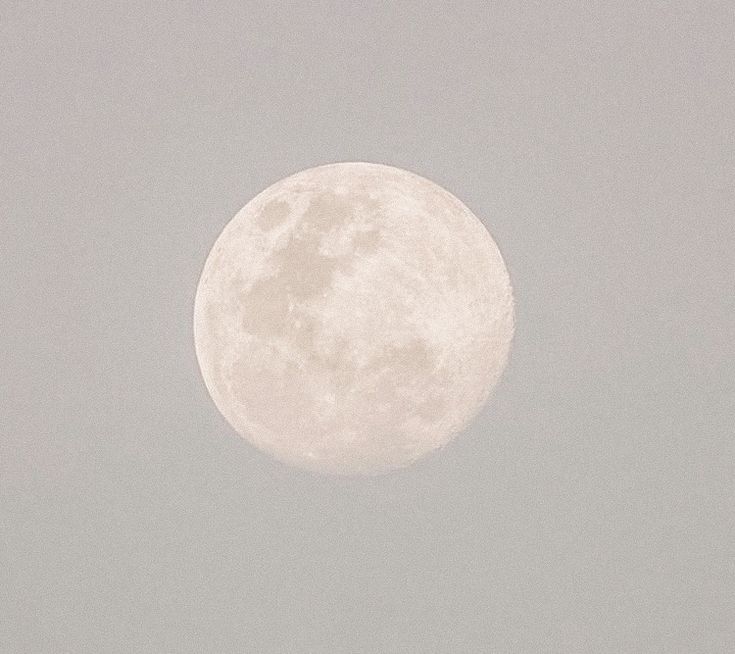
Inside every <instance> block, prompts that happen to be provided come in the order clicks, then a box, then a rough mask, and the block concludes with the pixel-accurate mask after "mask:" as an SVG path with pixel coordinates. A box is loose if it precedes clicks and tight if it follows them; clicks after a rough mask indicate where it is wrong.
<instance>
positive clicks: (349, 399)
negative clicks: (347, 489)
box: [194, 163, 513, 474]
mask: <svg viewBox="0 0 735 654" xmlns="http://www.w3.org/2000/svg"><path fill="white" fill-rule="evenodd" d="M194 336H195V344H196V353H197V357H198V360H199V364H200V367H201V371H202V375H203V377H204V381H205V383H206V386H207V389H208V390H209V393H210V395H211V396H212V399H213V400H214V402H215V404H216V405H217V407H218V409H219V410H220V412H221V413H222V414H223V415H224V417H225V418H226V420H227V421H228V422H229V423H230V424H231V425H232V427H233V428H234V429H235V430H236V431H237V432H238V433H239V434H241V435H242V436H243V437H245V438H246V439H247V440H249V441H250V442H251V443H253V444H254V445H255V446H257V447H258V448H260V449H261V450H263V451H265V452H268V453H270V454H271V455H272V456H274V457H276V458H277V459H279V460H281V461H283V462H286V463H289V464H292V465H296V466H299V467H301V468H307V469H310V470H313V471H317V472H326V473H335V474H377V473H381V472H385V471H388V470H391V469H394V468H399V467H402V466H406V465H408V464H410V463H411V462H413V461H415V460H416V459H418V458H419V457H421V456H423V455H425V454H427V453H428V452H431V451H433V450H436V449H438V448H440V447H441V446H443V445H444V444H446V443H447V442H448V441H449V440H451V439H452V438H453V436H454V435H456V434H457V433H458V432H460V431H461V430H462V429H463V428H464V427H465V426H466V425H467V423H468V422H469V421H470V420H471V419H472V418H473V416H475V415H476V413H477V412H478V411H479V409H480V408H481V407H482V405H483V404H484V403H485V401H486V400H487V398H488V396H489V394H490V392H491V390H492V389H493V387H494V386H495V385H496V383H497V381H498V379H499V377H500V375H501V373H502V371H503V369H504V367H505V365H506V361H507V359H508V352H509V348H510V343H511V340H512V336H513V299H512V293H511V287H510V282H509V279H508V273H507V270H506V267H505V264H504V263H503V259H502V257H501V255H500V252H499V251H498V248H497V246H496V245H495V242H494V241H493V239H492V238H491V236H490V234H489V233H488V232H487V230H486V229H485V227H484V226H483V225H482V223H481V222H480V221H479V220H478V219H477V218H476V217H475V216H474V215H473V214H472V212H470V210H469V209H468V208H467V207H465V206H464V205H463V204H462V203H461V202H460V201H459V200H458V199H457V198H455V197H454V196H453V195H451V194H450V193H449V192H447V191H445V190H444V189H442V188H441V187H439V186H437V185H436V184H434V183H432V182H430V181H428V180H426V179H424V178H422V177H419V176H417V175H414V174H413V173H410V172H407V171H405V170H400V169H397V168H393V167H390V166H383V165H377V164H367V163H340V164H332V165H327V166H320V167H318V168H312V169H309V170H305V171H302V172H300V173H297V174H296V175H293V176H291V177H288V178H286V179H283V180H281V181H279V182H277V183H276V184H274V185H273V186H271V187H269V188H268V189H266V190H265V191H263V192H262V193H261V194H260V195H258V196H257V197H255V198H254V199H253V200H252V201H251V202H249V203H248V204H247V205H246V206H245V207H244V208H243V209H242V210H241V211H240V212H239V213H238V214H237V215H236V216H235V217H234V218H233V219H232V221H231V222H230V223H229V224H228V225H227V226H226V227H225V229H224V231H223V232H222V234H221V235H220V236H219V238H218V239H217V241H216V243H215V245H214V247H213V248H212V251H211V252H210V254H209V257H208V258H207V261H206V263H205V266H204V270H203V272H202V276H201V279H200V282H199V287H198V289H197V295H196V302H195V310H194Z"/></svg>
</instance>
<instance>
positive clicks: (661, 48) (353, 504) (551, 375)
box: [0, 0, 735, 654]
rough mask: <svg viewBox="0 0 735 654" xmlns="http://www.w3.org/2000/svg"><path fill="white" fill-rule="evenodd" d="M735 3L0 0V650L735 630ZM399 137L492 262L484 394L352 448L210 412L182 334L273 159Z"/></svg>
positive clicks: (434, 647)
mask: <svg viewBox="0 0 735 654" xmlns="http://www.w3.org/2000/svg"><path fill="white" fill-rule="evenodd" d="M734 107H735V13H734V10H733V8H732V4H731V2H729V1H726V0H722V1H719V2H718V1H705V0H701V1H694V0H692V1H678V2H651V1H643V2H641V1H633V0H627V1H625V2H589V1H584V2H581V1H580V2H567V1H561V2H529V3H518V2H503V3H499V2H487V1H483V2H470V1H462V2H459V3H454V4H452V3H446V2H442V3H439V2H436V3H423V2H399V3H393V2H367V3H358V2H336V1H334V2H322V1H317V2H300V3H290V2H232V1H222V2H206V3H205V2H197V3H194V2H177V3H162V2H159V3H152V2H138V1H130V2H124V3H123V2H120V3H117V2H100V1H99V0H96V1H90V2H75V1H72V0H68V1H65V2H20V1H11V2H9V1H8V0H0V220H1V221H2V224H1V229H0V307H2V309H1V310H0V316H1V318H0V370H2V375H1V376H0V530H1V533H0V536H1V537H0V616H1V617H0V651H2V652H3V653H5V652H8V653H10V654H15V653H19V654H20V653H29V654H42V653H50V654H59V653H67V652H68V653H70V654H86V653H90V654H99V653H108V652H109V653H117V652H120V653H139V652H140V653H159V652H160V653H172V654H179V653H181V654H184V653H188V652H191V653H202V652H213V653H217V654H227V653H230V652H232V653H242V652H253V653H256V654H269V653H273V654H286V653H288V654H291V653H294V654H298V653H301V652H303V653H309V654H312V653H322V652H324V653H327V654H330V653H338V654H343V653H345V654H353V653H354V654H363V653H373V652H374V653H379V654H391V653H395V654H407V653H414V652H416V653H444V652H447V653H453V654H474V653H477V654H485V653H487V652H509V653H510V652H512V653H514V654H515V653H520V652H560V653H564V654H569V653H575V652H593V653H602V652H610V653H611V654H612V653H616V654H617V653H621V652H623V653H627V652H630V653H633V652H641V653H646V654H649V653H653V652H662V653H663V652H665V653H667V654H668V653H672V652H682V653H686V654H691V653H700V652H701V653H705V652H706V653H711V652H731V651H733V650H735V591H734V590H733V589H734V588H735V563H734V561H735V551H734V550H735V547H734V543H733V533H734V530H735V525H734V524H733V522H734V521H735V502H734V497H735V485H734V480H735V441H734V440H733V423H734V422H735V420H734V419H733V418H734V416H733V413H734V411H733V407H732V404H733V396H734V395H735V384H734V383H733V381H734V379H733V363H734V361H735V356H734V355H735V351H734V342H735V339H734V336H735V329H734V327H735V325H734V324H733V318H734V316H735V292H734V290H735V289H734V283H735V273H734V268H735V265H734V263H735V261H734V255H733V252H734V251H735V242H734V241H735V225H734V219H733V216H734V215H735V192H734V188H735V184H734V182H735V163H734V162H735V112H734ZM342 160H365V161H375V162H381V163H388V164H392V165H396V166H399V167H403V168H407V169H409V170H412V171H414V172H416V173H418V174H421V175H424V176H426V177H428V178H429V179H432V180H434V181H436V182H437V183H439V184H441V185H443V186H445V187H446V188H447V189H449V190H450V191H451V192H452V193H454V194H455V195H457V196H458V197H459V198H460V199H461V200H463V201H464V202H465V203H466V204H467V205H468V206H469V207H470V208H471V209H472V210H473V211H474V212H475V213H476V214H477V215H478V216H479V217H481V218H482V219H483V220H484V221H485V223H486V225H487V226H488V228H489V229H490V231H491V232H492V234H493V235H494V237H495V239H496V240H497V242H498V244H499V245H500V248H501V250H502V252H503V254H504V257H505V259H506V262H507V264H508V267H509V269H510V273H511V276H512V280H513V283H514V287H515V294H516V301H517V325H518V326H517V334H516V340H515V345H514V350H513V353H512V359H511V363H510V366H509V368H508V370H507V373H506V375H505V377H504V380H503V382H502V383H501V385H500V387H499V388H498V390H497V392H496V394H495V397H494V398H493V400H492V401H491V403H490V405H489V406H488V408H487V410H486V411H485V412H484V413H483V414H482V415H481V417H480V419H479V420H478V421H477V422H476V423H475V424H474V425H473V426H472V428H471V429H469V430H468V432H467V433H466V434H464V435H463V436H462V437H461V438H459V439H458V440H457V441H455V442H454V443H453V444H452V445H451V446H450V447H448V448H447V449H446V450H445V451H443V452H442V453H441V454H440V455H438V456H433V457H430V458H429V459H427V460H425V461H423V462H421V463H419V464H418V465H416V466H414V467H413V468H411V469H409V470H407V471H405V472H401V473H398V474H393V475H390V476H387V477H382V478H376V479H367V480H366V479H339V478H336V479H335V478H325V477H317V476H312V475H309V474H307V473H301V472H297V471H293V470H290V469H287V468H285V467H282V466H280V465H279V464H277V463H275V462H273V461H271V460H270V459H268V458H267V457H265V456H263V455H261V454H259V453H258V452H256V451H255V450H253V449H252V448H251V447H249V446H248V445H247V444H246V443H245V442H244V441H242V440H241V439H239V438H237V437H235V436H234V435H233V434H232V432H231V430H230V429H229V428H228V426H227V425H226V423H225V422H224V420H223V419H222V418H221V417H220V416H219V414H218V413H217V411H216V409H215V408H214V406H213V404H212V403H211V401H210V400H209V397H208V396H207V393H206V391H205V389H204V386H203V384H202V382H201V381H200V377H199V374H198V370H197V366H196V362H195V357H194V351H193V343H192V334H191V317H192V302H193V297H194V291H195V287H196V283H197V280H198V276H199V273H200V270H201V266H202V264H203V261H204V258H205V256H206V254H207V252H208V251H209V248H210V247H211V245H212V242H213V241H214V239H215V237H216V236H217V234H218V233H219V232H220V230H221V228H222V227H223V225H224V224H225V223H226V222H227V221H228V220H229V219H230V218H231V217H232V216H233V215H234V213H235V212H236V211H237V210H238V209H239V208H240V207H241V206H242V205H243V204H245V203H246V202H247V201H248V200H249V199H250V198H251V197H252V196H253V195H255V194H256V193H257V192H258V191H260V190H262V189H263V188H264V187H265V186H267V185H268V184H270V183H272V182H274V181H276V180H277V179H280V178H282V177H284V176H285V175H287V174H290V173H293V172H295V171H297V170H300V169H303V168H307V167H310V166H315V165H318V164H322V163H327V162H332V161H342Z"/></svg>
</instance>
